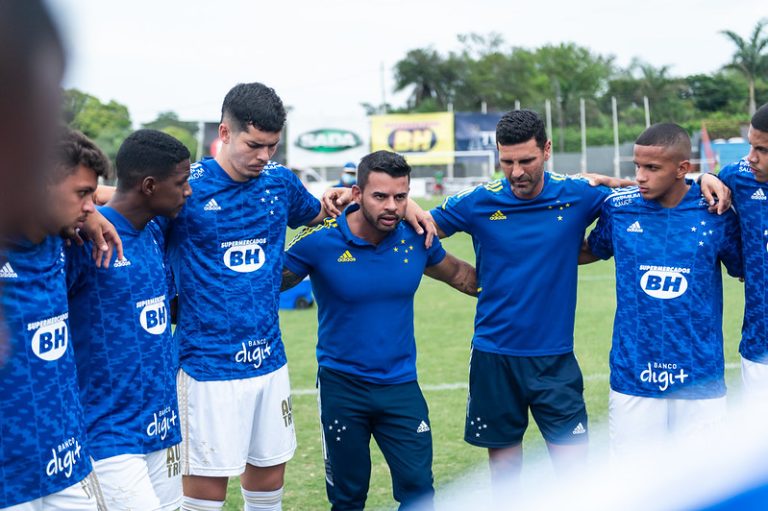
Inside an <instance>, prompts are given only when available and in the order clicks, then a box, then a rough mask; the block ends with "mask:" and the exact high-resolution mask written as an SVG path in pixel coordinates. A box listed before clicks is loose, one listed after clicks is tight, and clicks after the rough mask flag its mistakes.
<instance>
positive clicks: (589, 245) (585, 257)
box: [579, 197, 613, 264]
mask: <svg viewBox="0 0 768 511" xmlns="http://www.w3.org/2000/svg"><path fill="white" fill-rule="evenodd" d="M611 256H613V208H612V202H611V200H610V197H609V198H607V199H606V200H605V201H604V202H603V206H602V208H601V210H600V216H599V217H598V219H597V225H596V226H595V228H594V229H592V232H590V233H589V236H587V237H586V238H584V241H582V244H581V251H580V252H579V264H589V263H593V262H595V261H597V260H598V259H610V258H611Z"/></svg>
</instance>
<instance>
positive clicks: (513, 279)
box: [431, 110, 608, 483]
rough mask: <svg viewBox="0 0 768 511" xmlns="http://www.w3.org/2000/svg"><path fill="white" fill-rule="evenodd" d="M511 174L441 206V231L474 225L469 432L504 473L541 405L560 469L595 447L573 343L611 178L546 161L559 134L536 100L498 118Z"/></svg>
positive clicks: (437, 215)
mask: <svg viewBox="0 0 768 511" xmlns="http://www.w3.org/2000/svg"><path fill="white" fill-rule="evenodd" d="M496 142H497V146H498V149H499V162H500V164H501V169H502V171H503V172H504V175H505V177H504V178H503V179H498V180H495V181H491V182H489V183H486V184H484V185H480V186H478V187H476V188H473V189H468V190H465V191H463V192H460V193H458V194H456V195H453V196H451V197H448V198H447V199H446V200H445V201H444V202H443V204H442V206H439V207H437V208H435V209H433V210H432V212H431V213H432V216H433V218H434V220H435V222H436V223H437V227H438V235H439V236H440V237H444V236H449V235H451V234H453V233H454V232H457V231H465V232H467V233H469V234H470V235H471V236H472V241H473V243H474V246H475V254H476V257H477V259H476V260H477V275H478V286H479V287H480V288H481V289H482V291H481V293H480V294H479V298H478V303H477V313H476V316H475V332H474V337H473V339H472V355H471V362H470V376H469V397H468V404H467V416H466V425H465V436H464V438H465V440H466V441H467V442H469V443H470V444H472V445H477V446H480V447H486V448H488V453H489V458H490V464H491V476H492V479H493V480H494V482H495V483H501V482H503V481H502V479H505V477H504V476H516V475H518V474H519V471H520V468H521V464H522V440H523V434H524V433H525V430H526V428H527V426H528V410H529V409H530V410H531V412H532V414H533V417H534V419H535V420H536V422H537V424H538V425H539V429H540V430H541V432H542V435H543V436H544V439H545V440H546V442H547V446H548V448H549V452H550V455H551V457H552V460H553V462H554V463H555V467H556V468H557V469H558V470H561V469H563V468H564V467H566V466H568V465H570V464H571V463H573V462H574V461H576V460H579V461H582V460H584V458H585V457H586V452H587V435H588V433H587V431H588V424H587V411H586V408H585V405H584V398H583V386H584V385H583V380H582V376H581V370H580V369H579V365H578V363H577V361H576V358H575V356H574V354H573V325H574V316H575V310H576V277H577V267H578V264H577V263H578V257H579V251H580V248H581V244H582V239H583V237H584V232H585V229H586V228H587V226H589V225H590V224H591V223H592V222H593V221H594V220H595V219H596V218H597V216H598V214H599V212H600V207H601V204H602V202H603V200H604V199H605V197H606V196H607V195H608V189H607V188H603V187H598V188H595V187H591V186H590V185H589V183H588V182H587V181H586V180H584V179H574V178H570V177H566V176H562V175H558V174H553V173H550V172H545V171H544V164H545V162H546V161H547V160H548V159H549V157H550V152H551V147H552V143H551V141H550V140H548V139H547V134H546V130H545V128H544V122H543V120H542V119H541V117H540V116H539V115H538V114H536V113H535V112H532V111H530V110H516V111H512V112H509V113H507V114H505V115H504V116H503V117H502V119H501V120H500V121H499V123H498V126H497V127H496Z"/></svg>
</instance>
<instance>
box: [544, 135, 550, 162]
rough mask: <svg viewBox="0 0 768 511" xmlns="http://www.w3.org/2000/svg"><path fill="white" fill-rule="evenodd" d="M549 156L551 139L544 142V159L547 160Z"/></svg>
mask: <svg viewBox="0 0 768 511" xmlns="http://www.w3.org/2000/svg"><path fill="white" fill-rule="evenodd" d="M550 156H552V140H551V139H547V142H546V143H545V144H544V161H547V160H549V157H550Z"/></svg>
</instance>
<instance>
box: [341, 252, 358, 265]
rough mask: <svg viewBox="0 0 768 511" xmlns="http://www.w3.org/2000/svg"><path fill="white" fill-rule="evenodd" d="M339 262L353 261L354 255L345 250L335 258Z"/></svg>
mask: <svg viewBox="0 0 768 511" xmlns="http://www.w3.org/2000/svg"><path fill="white" fill-rule="evenodd" d="M336 260H337V261H338V262H340V263H354V262H355V261H357V259H355V257H354V256H353V255H352V254H351V253H350V252H349V250H345V251H344V253H343V254H341V255H340V256H339V258H338V259H336Z"/></svg>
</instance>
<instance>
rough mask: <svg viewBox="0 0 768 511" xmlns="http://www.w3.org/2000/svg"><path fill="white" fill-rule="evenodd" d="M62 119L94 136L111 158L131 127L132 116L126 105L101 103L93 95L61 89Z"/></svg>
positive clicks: (91, 136) (113, 157)
mask: <svg viewBox="0 0 768 511" xmlns="http://www.w3.org/2000/svg"><path fill="white" fill-rule="evenodd" d="M64 119H65V120H66V121H67V123H69V125H70V126H72V127H73V128H75V129H77V130H80V131H82V132H83V133H84V134H85V135H87V136H88V137H90V138H91V139H93V141H94V142H96V145H98V146H99V147H100V148H101V149H102V151H104V152H105V153H106V154H107V156H109V157H110V159H111V160H112V161H114V160H115V156H116V155H117V150H118V149H119V148H120V144H122V143H123V140H125V138H126V137H127V136H128V135H130V134H131V130H132V128H131V116H130V114H129V113H128V108H127V107H126V106H125V105H122V104H120V103H118V102H116V101H114V100H112V101H110V102H109V103H102V102H101V101H100V100H99V99H98V98H96V97H95V96H91V95H90V94H86V93H85V92H82V91H79V90H77V89H68V90H65V91H64Z"/></svg>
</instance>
